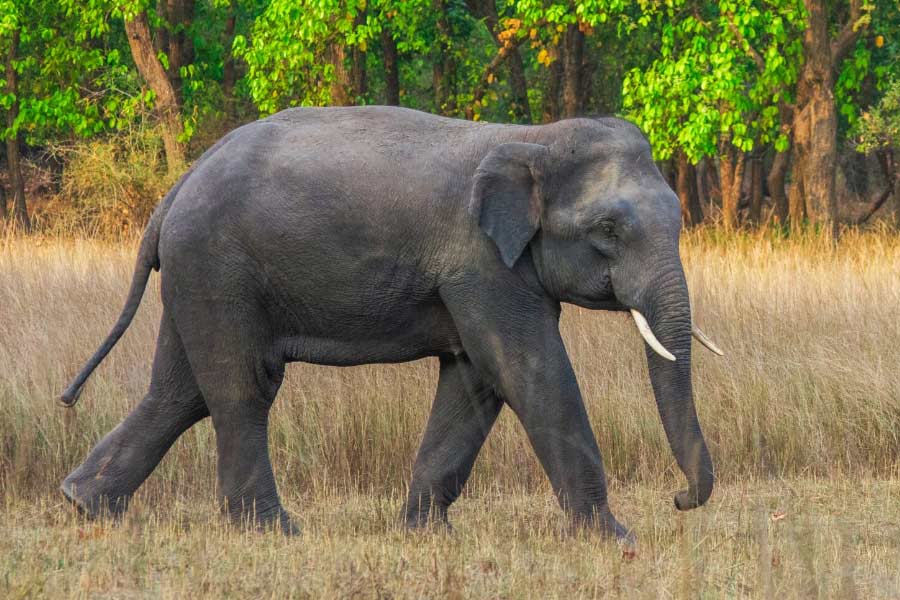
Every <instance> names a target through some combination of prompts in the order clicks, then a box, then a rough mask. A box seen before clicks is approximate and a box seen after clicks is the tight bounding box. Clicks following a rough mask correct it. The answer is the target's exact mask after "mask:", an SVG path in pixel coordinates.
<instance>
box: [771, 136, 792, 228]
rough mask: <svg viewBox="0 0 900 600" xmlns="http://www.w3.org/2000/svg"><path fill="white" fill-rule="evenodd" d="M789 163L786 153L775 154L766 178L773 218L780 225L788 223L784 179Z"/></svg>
mask: <svg viewBox="0 0 900 600" xmlns="http://www.w3.org/2000/svg"><path fill="white" fill-rule="evenodd" d="M789 163H790V156H789V155H788V153H787V152H778V153H776V154H775V160H773V161H772V168H771V169H769V175H768V176H767V177H766V184H767V185H768V187H769V195H770V196H771V197H772V204H773V205H774V206H775V217H776V218H777V219H778V223H779V224H780V225H783V224H785V223H787V221H788V200H787V195H786V194H785V193H784V178H785V175H787V170H788V164H789Z"/></svg>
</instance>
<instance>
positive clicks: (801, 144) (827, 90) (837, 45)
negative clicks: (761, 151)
mask: <svg viewBox="0 0 900 600" xmlns="http://www.w3.org/2000/svg"><path fill="white" fill-rule="evenodd" d="M803 4H804V6H805V8H806V13H807V27H806V31H805V32H804V35H803V51H804V57H805V60H804V62H803V67H802V69H801V71H800V76H799V79H798V81H797V100H796V104H795V108H794V111H793V143H794V168H793V172H792V187H791V196H792V200H791V205H792V206H794V207H795V208H794V213H795V214H793V215H792V216H793V217H794V219H793V220H792V222H796V221H797V220H798V219H797V217H799V216H800V207H801V206H802V207H803V208H804V209H805V213H806V216H807V217H808V218H809V220H810V221H811V222H813V223H818V224H823V225H826V226H833V225H834V224H835V223H836V220H837V211H836V198H835V189H834V174H835V169H836V168H837V107H836V106H835V100H834V84H835V78H836V75H837V69H838V67H839V66H840V64H841V62H842V61H843V60H844V58H845V57H846V55H847V53H848V52H849V51H850V50H851V49H852V48H853V46H854V45H855V43H856V40H857V39H858V37H859V35H860V32H861V31H863V30H864V29H865V28H866V26H867V25H868V23H869V22H870V17H869V16H868V14H867V13H864V12H863V3H862V0H850V4H849V14H848V15H847V18H846V20H845V21H844V22H843V23H842V25H841V26H840V28H839V30H838V31H837V33H836V35H834V36H832V35H831V34H830V33H829V25H830V23H831V22H832V20H833V19H832V15H831V10H832V9H831V8H830V5H829V3H826V2H825V1H824V0H804V3H803ZM866 8H867V9H869V8H870V7H869V6H868V5H866ZM801 199H802V200H801Z"/></svg>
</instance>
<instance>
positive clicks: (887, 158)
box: [856, 150, 900, 225]
mask: <svg viewBox="0 0 900 600" xmlns="http://www.w3.org/2000/svg"><path fill="white" fill-rule="evenodd" d="M878 158H879V160H878V164H879V165H881V171H882V173H883V174H884V177H885V180H886V183H887V185H886V187H885V189H884V191H883V192H881V193H880V194H879V195H878V197H877V198H876V199H875V201H874V202H873V203H872V206H871V207H869V209H868V210H867V211H866V212H865V214H863V215H862V216H861V217H859V218H858V219H857V220H856V224H857V225H862V224H863V223H865V222H866V221H868V220H869V219H871V218H872V217H873V216H874V215H875V213H877V212H878V209H880V208H881V207H882V206H883V205H884V203H885V202H887V200H888V198H890V197H891V196H892V195H893V194H894V190H896V188H897V179H900V175H897V174H896V173H895V170H894V153H893V152H892V151H890V150H888V151H887V152H885V153H883V154H881V155H880V156H879V157H878Z"/></svg>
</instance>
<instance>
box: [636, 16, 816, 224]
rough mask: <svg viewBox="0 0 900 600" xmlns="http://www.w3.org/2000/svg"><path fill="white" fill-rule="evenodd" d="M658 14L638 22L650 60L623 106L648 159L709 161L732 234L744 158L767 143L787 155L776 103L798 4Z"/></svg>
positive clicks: (793, 71)
mask: <svg viewBox="0 0 900 600" xmlns="http://www.w3.org/2000/svg"><path fill="white" fill-rule="evenodd" d="M666 5H667V7H668V10H666V11H665V12H649V13H647V14H645V15H643V16H642V17H641V18H640V23H641V24H642V25H643V26H651V25H652V26H654V27H655V28H656V30H657V31H658V35H659V51H658V55H657V57H656V59H655V60H654V61H653V62H652V63H651V64H650V65H649V66H648V67H646V68H643V69H642V68H636V69H634V70H632V71H631V73H629V75H628V76H627V77H626V79H625V82H624V84H623V96H624V106H625V108H626V109H627V110H628V111H629V114H630V116H631V117H632V118H634V119H635V121H636V122H637V123H638V124H639V125H640V126H641V127H642V128H643V129H644V131H646V132H647V134H648V136H649V138H650V142H651V145H652V146H653V148H654V153H655V157H656V158H657V160H665V159H668V158H670V157H671V156H672V155H673V154H675V153H676V152H679V151H680V152H683V153H684V154H685V155H686V157H687V159H688V160H689V161H690V162H691V163H694V164H696V163H697V162H698V161H699V160H701V159H702V158H704V157H716V158H717V160H718V163H719V180H720V189H721V197H722V220H723V223H724V224H725V226H726V227H729V228H733V227H736V226H737V225H738V222H739V212H738V209H739V201H740V195H741V189H742V182H743V178H744V171H745V168H746V160H747V157H746V154H747V153H748V152H750V151H752V150H754V148H757V147H759V146H764V145H767V144H772V145H774V146H775V148H776V149H777V150H779V151H783V150H785V149H786V148H787V146H788V138H787V136H786V135H785V133H784V131H783V130H782V129H783V128H782V126H781V125H782V123H781V118H780V112H779V102H781V101H782V99H783V98H784V97H786V96H789V94H790V92H791V89H792V86H793V83H794V81H795V80H796V76H797V70H798V68H799V64H800V57H801V49H802V48H801V46H800V44H799V40H798V37H797V35H796V33H797V32H799V31H801V30H802V27H803V20H802V12H800V11H798V8H799V6H798V4H797V0H782V1H780V2H777V3H771V2H769V3H767V6H762V5H761V3H760V2H759V1H758V0H738V1H736V2H728V3H720V4H709V3H702V2H686V1H681V0H670V1H669V2H667V3H666ZM654 23H655V24H654ZM760 185H761V181H760ZM684 212H685V213H690V212H691V211H690V207H688V206H685V207H684Z"/></svg>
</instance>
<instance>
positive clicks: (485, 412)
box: [404, 357, 503, 528]
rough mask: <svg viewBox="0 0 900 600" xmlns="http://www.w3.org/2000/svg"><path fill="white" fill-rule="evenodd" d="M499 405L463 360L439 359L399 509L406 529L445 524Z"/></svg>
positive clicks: (488, 431) (473, 370)
mask: <svg viewBox="0 0 900 600" xmlns="http://www.w3.org/2000/svg"><path fill="white" fill-rule="evenodd" d="M502 407H503V401H502V400H501V399H500V398H499V397H498V396H497V395H496V394H495V393H494V391H493V390H492V389H491V388H490V387H489V386H486V385H485V384H484V383H483V381H482V380H481V379H480V377H479V375H478V374H477V372H476V370H475V369H474V368H473V367H472V365H471V363H469V362H468V360H467V359H466V358H465V357H454V358H449V357H448V358H442V359H441V372H440V378H439V380H438V389H437V394H436V396H435V399H434V404H433V406H432V408H431V415H430V416H429V417H428V425H427V426H426V428H425V435H424V437H423V439H422V444H421V445H420V446H419V452H418V455H417V456H416V462H415V465H414V467H413V477H412V482H411V483H410V486H409V497H408V499H407V501H406V506H405V507H404V521H405V523H406V526H407V527H410V528H418V527H422V526H425V525H427V524H428V523H434V522H436V523H443V524H447V509H448V508H449V507H450V505H451V504H452V503H453V502H454V501H455V500H456V499H457V498H458V497H459V495H460V493H461V492H462V489H463V486H464V485H465V483H466V481H467V480H468V479H469V475H470V474H471V472H472V467H473V465H474V464H475V459H476V458H477V457H478V453H479V451H480V450H481V447H482V445H484V441H485V439H487V436H488V433H490V431H491V428H492V427H493V425H494V422H495V421H496V420H497V415H499V414H500V409H501V408H502Z"/></svg>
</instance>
